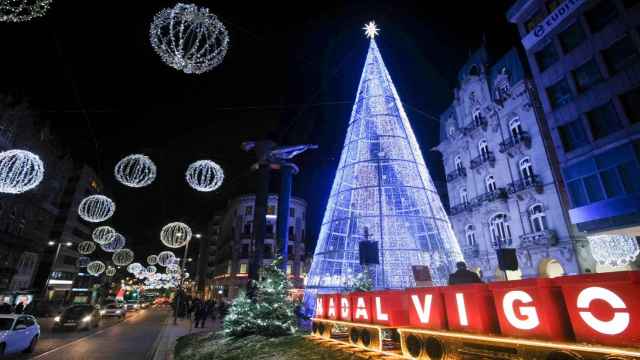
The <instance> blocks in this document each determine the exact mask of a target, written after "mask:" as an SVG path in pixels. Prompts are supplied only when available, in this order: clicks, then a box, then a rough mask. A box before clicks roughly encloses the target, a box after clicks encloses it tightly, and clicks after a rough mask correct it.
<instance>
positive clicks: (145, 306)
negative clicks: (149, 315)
mask: <svg viewBox="0 0 640 360" xmlns="http://www.w3.org/2000/svg"><path fill="white" fill-rule="evenodd" d="M150 305H151V303H150V302H148V301H146V300H142V301H141V302H140V307H141V308H143V309H146V308H148V307H149V306H150Z"/></svg>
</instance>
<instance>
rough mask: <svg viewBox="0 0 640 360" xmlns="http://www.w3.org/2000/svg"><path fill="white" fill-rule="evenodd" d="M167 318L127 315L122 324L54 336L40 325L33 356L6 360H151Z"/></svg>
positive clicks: (154, 313) (108, 322)
mask: <svg viewBox="0 0 640 360" xmlns="http://www.w3.org/2000/svg"><path fill="white" fill-rule="evenodd" d="M167 318H168V312H167V311H165V310H157V309H147V310H142V311H139V312H137V313H132V314H129V316H127V319H126V320H124V321H120V320H117V319H104V320H103V321H102V324H101V325H100V327H99V328H97V329H95V330H91V331H66V332H55V333H52V332H51V326H50V324H49V323H47V322H46V321H41V322H40V326H41V337H40V340H39V341H38V346H37V347H36V350H35V352H34V353H33V354H30V355H16V356H11V357H9V359H16V360H18V359H20V360H22V359H42V360H55V359H61V360H62V359H65V360H72V359H77V360H81V359H118V360H124V359H151V358H152V357H153V351H154V349H155V345H156V344H155V341H156V339H157V338H158V335H159V334H160V332H161V331H162V329H163V324H164V322H165V319H167Z"/></svg>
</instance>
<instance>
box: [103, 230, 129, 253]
mask: <svg viewBox="0 0 640 360" xmlns="http://www.w3.org/2000/svg"><path fill="white" fill-rule="evenodd" d="M126 242H127V240H126V239H125V238H124V236H122V234H120V233H116V236H114V237H113V240H111V242H108V243H106V244H101V245H100V248H101V249H102V250H104V251H106V252H115V251H116V250H120V249H122V248H124V245H125V243H126Z"/></svg>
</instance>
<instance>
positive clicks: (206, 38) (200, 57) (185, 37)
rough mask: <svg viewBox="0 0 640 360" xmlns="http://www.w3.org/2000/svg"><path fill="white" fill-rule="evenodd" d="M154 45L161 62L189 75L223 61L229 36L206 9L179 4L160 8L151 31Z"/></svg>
mask: <svg viewBox="0 0 640 360" xmlns="http://www.w3.org/2000/svg"><path fill="white" fill-rule="evenodd" d="M149 36H150V39H151V46H153V49H154V50H155V52H156V53H157V54H158V55H160V58H161V59H162V61H164V62H165V63H166V64H167V65H169V66H171V67H172V68H175V69H176V70H180V71H183V72H185V73H187V74H202V73H204V72H207V71H209V70H211V69H213V68H214V67H215V66H217V65H218V64H220V63H221V62H222V59H224V56H225V55H226V53H227V48H228V46H229V35H228V34H227V30H226V29H225V27H224V25H223V24H222V22H220V20H218V18H217V17H216V16H215V15H213V14H210V13H209V9H207V8H204V7H202V8H199V7H197V6H195V5H193V4H181V3H178V4H177V5H176V6H174V7H173V8H167V9H163V10H162V11H160V12H159V13H158V14H157V15H156V16H155V17H154V19H153V23H152V24H151V29H150V31H149Z"/></svg>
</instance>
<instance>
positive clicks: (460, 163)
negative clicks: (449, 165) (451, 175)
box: [454, 155, 464, 171]
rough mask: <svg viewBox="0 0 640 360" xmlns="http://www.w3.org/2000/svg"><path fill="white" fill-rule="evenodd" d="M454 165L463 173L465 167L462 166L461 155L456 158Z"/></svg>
mask: <svg viewBox="0 0 640 360" xmlns="http://www.w3.org/2000/svg"><path fill="white" fill-rule="evenodd" d="M454 163H455V166H456V170H458V171H461V170H462V168H464V166H462V157H461V156H460V155H458V156H456V158H455V159H454Z"/></svg>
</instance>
